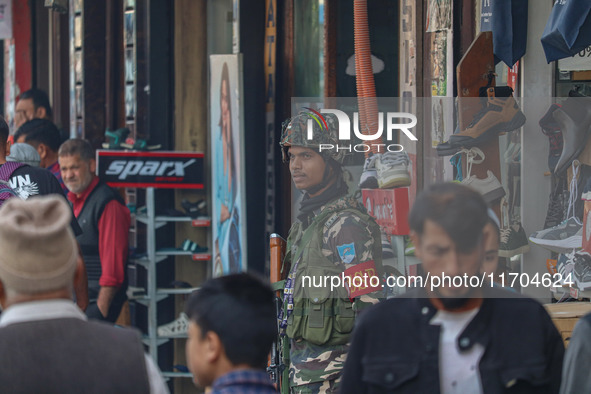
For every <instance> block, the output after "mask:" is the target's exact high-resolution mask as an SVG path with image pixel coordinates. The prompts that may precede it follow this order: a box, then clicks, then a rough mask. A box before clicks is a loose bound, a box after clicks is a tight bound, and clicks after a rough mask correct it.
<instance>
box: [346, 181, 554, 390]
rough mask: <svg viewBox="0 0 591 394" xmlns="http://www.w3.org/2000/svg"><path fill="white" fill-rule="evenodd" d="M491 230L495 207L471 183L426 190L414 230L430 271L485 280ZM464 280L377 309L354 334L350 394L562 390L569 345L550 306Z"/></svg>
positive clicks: (416, 209)
mask: <svg viewBox="0 0 591 394" xmlns="http://www.w3.org/2000/svg"><path fill="white" fill-rule="evenodd" d="M486 222H487V206H486V203H485V202H484V200H483V199H482V197H481V196H480V194H478V193H477V192H475V191H473V190H471V189H469V188H467V187H465V186H463V185H459V184H455V183H445V184H436V185H432V186H430V187H428V188H427V189H426V190H425V191H423V192H422V193H421V194H420V195H419V196H418V198H417V199H416V201H415V203H414V205H413V207H412V210H411V212H410V216H409V224H410V229H411V239H412V241H413V244H414V245H415V248H416V249H415V255H416V256H417V257H418V258H419V259H420V260H421V262H422V266H423V269H424V271H425V273H426V274H427V273H428V275H429V277H430V278H434V277H435V278H442V277H443V275H446V276H448V277H451V278H454V277H455V278H456V279H458V278H457V277H462V278H463V277H464V275H466V277H468V278H469V277H471V276H479V277H480V276H481V275H480V268H481V265H482V261H483V258H484V245H485V244H486V237H487V236H488V233H487V232H485V231H483V230H484V227H485V225H486ZM459 282H460V281H458V280H456V282H455V283H456V286H453V285H450V284H449V283H447V282H446V283H445V284H444V285H441V286H436V285H435V284H437V283H439V281H438V280H431V281H429V282H426V283H425V284H424V287H422V288H419V289H416V290H414V291H413V292H410V293H409V294H408V295H407V296H406V297H405V298H393V299H390V300H387V301H385V302H382V303H380V304H378V305H376V306H375V307H372V308H371V309H370V310H367V311H366V312H365V313H364V314H363V315H362V316H361V318H360V319H359V321H358V322H357V325H356V327H355V331H354V332H353V338H352V342H351V349H350V350H349V356H348V358H347V363H346V365H345V369H344V371H343V381H342V393H436V392H441V393H517V392H519V393H540V392H545V393H555V392H558V389H559V387H560V379H561V377H560V374H561V368H562V357H563V354H564V346H563V343H562V338H561V337H560V335H559V333H558V332H557V330H556V328H555V327H554V324H553V323H552V320H551V319H550V317H549V316H548V314H547V313H546V311H545V309H544V307H543V306H542V305H541V304H539V303H538V302H537V301H534V300H532V299H529V298H526V297H523V296H520V295H518V294H516V293H512V292H508V291H506V290H503V289H499V288H493V287H492V286H491V284H490V283H488V282H487V281H485V282H484V283H487V284H486V285H484V286H482V287H470V286H469V285H466V282H465V281H464V282H463V283H462V284H461V285H459V284H460V283H459ZM432 284H433V286H432V287H431V285H432Z"/></svg>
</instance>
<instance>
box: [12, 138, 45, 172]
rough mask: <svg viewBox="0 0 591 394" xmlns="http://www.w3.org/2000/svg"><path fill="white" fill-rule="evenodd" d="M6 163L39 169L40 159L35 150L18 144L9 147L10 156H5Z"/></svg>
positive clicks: (27, 145)
mask: <svg viewBox="0 0 591 394" xmlns="http://www.w3.org/2000/svg"><path fill="white" fill-rule="evenodd" d="M6 161H18V162H19V163H25V164H28V165H30V166H33V167H39V163H40V162H41V157H39V153H37V149H35V148H33V147H32V146H31V145H29V144H26V143H24V142H18V143H15V144H12V145H11V146H10V155H9V156H6Z"/></svg>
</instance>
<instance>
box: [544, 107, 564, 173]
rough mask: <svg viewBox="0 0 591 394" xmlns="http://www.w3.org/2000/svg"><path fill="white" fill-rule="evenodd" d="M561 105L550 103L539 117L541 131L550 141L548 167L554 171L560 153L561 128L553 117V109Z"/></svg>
mask: <svg viewBox="0 0 591 394" xmlns="http://www.w3.org/2000/svg"><path fill="white" fill-rule="evenodd" d="M560 107H561V106H560V105H558V104H552V105H551V106H550V108H548V111H546V114H545V115H544V116H543V117H542V119H540V122H539V124H540V127H541V128H542V133H544V134H545V135H546V136H548V141H549V143H550V150H549V152H548V169H549V170H550V171H552V172H554V169H555V168H556V164H558V160H559V159H560V155H561V154H562V130H560V124H559V123H558V122H557V121H556V120H555V119H554V116H553V114H554V111H556V110H557V109H559V108H560Z"/></svg>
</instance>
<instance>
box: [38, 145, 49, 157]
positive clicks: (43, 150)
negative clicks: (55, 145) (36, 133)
mask: <svg viewBox="0 0 591 394" xmlns="http://www.w3.org/2000/svg"><path fill="white" fill-rule="evenodd" d="M37 153H39V157H40V158H41V160H43V159H44V158H45V156H47V145H45V144H44V143H40V144H39V145H37Z"/></svg>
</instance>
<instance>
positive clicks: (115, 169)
mask: <svg viewBox="0 0 591 394" xmlns="http://www.w3.org/2000/svg"><path fill="white" fill-rule="evenodd" d="M203 169H204V154H203V153H200V152H176V151H120V150H98V151H97V174H98V176H99V177H100V178H101V179H102V180H103V181H104V182H106V183H107V184H108V185H109V186H111V187H115V188H128V189H129V188H131V189H134V188H135V189H143V190H145V206H144V207H141V208H137V209H135V212H134V213H133V218H134V223H135V225H136V226H137V225H138V224H139V223H142V225H144V226H145V241H146V242H145V253H142V254H141V255H136V256H135V258H133V257H132V258H131V259H130V262H132V263H135V264H136V265H138V266H142V267H143V268H145V271H146V280H145V283H141V284H138V283H137V282H136V283H135V285H136V286H145V287H133V286H132V287H129V288H128V292H127V293H128V298H129V299H130V301H134V302H136V303H137V304H140V305H143V306H145V307H146V309H147V327H146V330H145V331H146V332H147V333H146V334H145V335H144V338H143V342H144V344H145V345H146V346H147V347H148V351H149V353H150V355H151V357H152V358H153V359H154V361H155V362H156V364H157V365H158V348H159V346H161V345H163V344H165V343H167V342H169V341H170V340H174V339H179V338H187V335H186V333H185V334H181V335H173V336H166V337H161V336H158V302H160V301H162V300H164V299H166V298H168V297H171V296H172V297H174V296H177V295H188V294H190V293H192V292H193V291H195V290H197V289H198V288H195V287H192V288H180V289H179V288H159V287H158V285H157V274H158V270H157V268H158V264H159V263H161V262H163V261H165V260H169V261H170V260H172V259H171V257H176V256H190V257H191V259H192V260H193V261H196V262H208V261H211V253H210V251H211V232H210V231H208V232H207V248H208V249H207V251H206V252H204V253H192V252H191V251H185V250H182V249H174V248H161V249H158V248H157V246H158V245H157V242H156V241H157V240H156V231H157V230H158V229H161V228H163V227H164V226H167V225H168V224H171V223H172V224H174V223H179V222H187V223H190V224H191V225H192V226H193V227H200V228H208V227H210V226H211V219H210V218H209V217H204V216H202V217H198V218H191V217H189V215H188V213H187V216H166V215H157V214H156V191H155V190H156V189H157V188H158V189H176V190H181V189H182V190H203V189H204V174H203ZM130 195H133V198H132V200H133V201H128V203H130V204H131V205H135V203H136V196H135V193H130ZM130 232H134V233H135V234H134V237H135V239H134V242H133V246H134V247H137V236H138V231H137V228H133V229H130ZM171 369H172V365H171ZM162 374H163V376H165V377H167V378H177V377H183V378H184V377H187V378H188V377H191V374H190V373H188V372H175V371H166V370H164V371H162Z"/></svg>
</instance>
